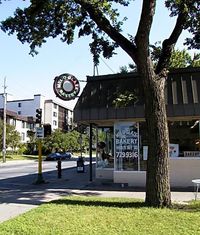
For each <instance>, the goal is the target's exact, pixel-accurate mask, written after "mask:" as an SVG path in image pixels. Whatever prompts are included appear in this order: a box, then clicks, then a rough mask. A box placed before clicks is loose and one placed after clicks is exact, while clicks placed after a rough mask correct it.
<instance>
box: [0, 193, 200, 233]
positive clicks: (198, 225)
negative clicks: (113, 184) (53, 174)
mask: <svg viewBox="0 0 200 235" xmlns="http://www.w3.org/2000/svg"><path fill="white" fill-rule="evenodd" d="M0 234H1V235H7V234H10V235H11V234H12V235H17V234H18V235H28V234H30V235H46V234H51V235H60V234H62V235H70V234H73V235H81V234H84V235H90V234H92V235H95V234H98V235H101V234H103V235H111V234H112V235H118V234H119V235H124V234H130V235H134V234H136V235H140V234H141V235H151V234H153V235H156V234H158V235H162V234H163V235H171V234H175V235H178V234H180V235H184V234H185V235H190V234H191V235H194V234H200V202H199V201H196V202H193V203H191V204H190V205H174V207H173V208H172V209H156V208H148V207H146V206H145V205H144V203H143V202H142V201H138V200H133V199H125V198H99V197H83V196H82V197H80V196H69V197H65V198H63V199H62V200H56V201H53V202H51V203H46V204H43V205H41V206H39V207H38V208H36V209H33V210H31V211H29V212H27V213H25V214H23V215H20V216H19V217H17V218H15V219H12V220H9V221H6V222H4V223H1V224H0Z"/></svg>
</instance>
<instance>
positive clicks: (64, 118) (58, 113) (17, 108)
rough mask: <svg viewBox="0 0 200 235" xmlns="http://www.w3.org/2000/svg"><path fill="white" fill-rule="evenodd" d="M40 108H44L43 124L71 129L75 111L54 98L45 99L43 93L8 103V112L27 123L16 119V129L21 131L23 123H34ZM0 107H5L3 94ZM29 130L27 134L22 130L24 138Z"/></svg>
mask: <svg viewBox="0 0 200 235" xmlns="http://www.w3.org/2000/svg"><path fill="white" fill-rule="evenodd" d="M39 108H40V109H42V124H50V125H51V128H52V130H55V129H61V130H63V131H69V130H71V129H72V126H73V111H72V110H70V109H68V108H67V107H66V106H64V105H62V104H59V103H58V102H55V101H53V100H45V97H44V96H42V95H41V94H36V95H34V97H33V99H22V100H9V101H7V103H6V110H7V111H6V113H8V112H10V113H13V117H15V120H18V121H19V120H20V121H21V122H22V123H23V122H26V123H25V124H18V121H16V123H15V126H16V130H17V131H19V132H20V131H21V129H20V126H21V125H25V126H27V127H28V126H29V124H31V123H30V120H32V122H33V123H34V122H35V117H36V109H39ZM0 109H3V95H2V94H1V96H0ZM8 117H9V116H8ZM8 117H7V119H8ZM11 122H12V121H11ZM31 128H32V127H31ZM28 129H29V128H27V130H28ZM27 130H26V132H25V134H24V133H23V132H21V136H23V137H22V139H24V136H27ZM25 140H26V138H25Z"/></svg>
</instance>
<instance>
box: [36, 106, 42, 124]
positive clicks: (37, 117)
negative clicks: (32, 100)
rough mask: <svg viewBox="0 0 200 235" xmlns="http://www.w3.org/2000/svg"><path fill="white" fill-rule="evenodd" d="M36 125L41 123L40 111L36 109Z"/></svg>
mask: <svg viewBox="0 0 200 235" xmlns="http://www.w3.org/2000/svg"><path fill="white" fill-rule="evenodd" d="M35 122H36V123H39V124H41V123H42V109H36V121H35Z"/></svg>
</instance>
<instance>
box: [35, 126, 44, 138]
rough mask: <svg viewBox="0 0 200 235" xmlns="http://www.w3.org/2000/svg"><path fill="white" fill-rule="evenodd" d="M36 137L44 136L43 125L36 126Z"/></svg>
mask: <svg viewBox="0 0 200 235" xmlns="http://www.w3.org/2000/svg"><path fill="white" fill-rule="evenodd" d="M36 137H37V138H40V139H42V138H44V128H43V127H36Z"/></svg>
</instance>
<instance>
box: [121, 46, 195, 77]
mask: <svg viewBox="0 0 200 235" xmlns="http://www.w3.org/2000/svg"><path fill="white" fill-rule="evenodd" d="M151 48H152V51H151V59H152V60H153V62H154V66H156V65H157V63H158V60H159V58H160V54H161V49H162V48H161V46H160V45H158V43H156V44H155V45H152V46H151ZM168 67H169V68H170V69H174V68H186V67H200V53H194V55H193V57H192V56H191V55H190V54H189V52H188V51H187V50H186V49H183V50H179V49H173V51H172V54H171V58H170V62H169V66H168ZM129 72H136V66H135V65H134V64H129V65H128V66H126V65H124V66H121V67H120V73H129Z"/></svg>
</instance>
